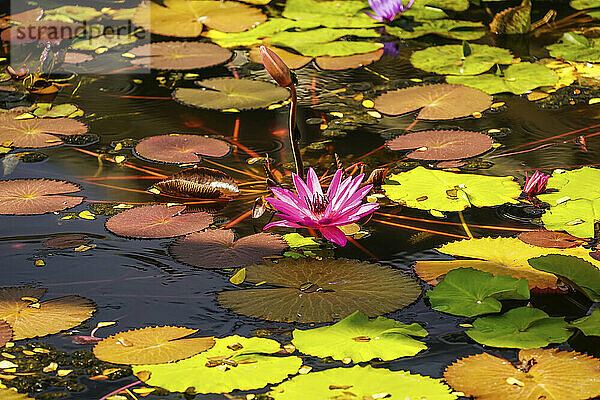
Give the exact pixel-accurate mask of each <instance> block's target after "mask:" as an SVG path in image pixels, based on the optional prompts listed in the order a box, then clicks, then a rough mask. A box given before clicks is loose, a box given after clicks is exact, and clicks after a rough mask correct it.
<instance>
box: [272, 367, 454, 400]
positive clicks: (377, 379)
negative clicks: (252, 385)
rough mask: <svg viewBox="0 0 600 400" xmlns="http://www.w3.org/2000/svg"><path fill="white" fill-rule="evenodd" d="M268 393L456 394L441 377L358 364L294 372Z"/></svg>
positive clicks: (433, 399)
mask: <svg viewBox="0 0 600 400" xmlns="http://www.w3.org/2000/svg"><path fill="white" fill-rule="evenodd" d="M386 395H387V396H386ZM269 396H271V397H273V398H274V399H276V400H278V399H282V400H306V399H376V398H377V399H379V398H384V397H391V398H393V399H395V398H398V399H403V400H409V399H415V400H416V399H427V400H454V399H456V398H457V397H456V395H454V394H453V393H452V390H451V389H450V388H449V387H448V386H446V385H445V384H444V383H442V381H441V380H439V379H434V378H430V377H428V376H421V375H417V374H411V373H410V372H407V371H389V370H387V369H380V368H377V369H376V368H373V367H371V366H366V367H361V366H359V365H356V366H354V367H352V368H331V369H326V370H324V371H319V372H313V373H310V374H307V375H298V376H295V377H294V378H292V379H291V380H289V381H286V382H284V383H282V384H281V385H279V386H277V387H275V388H274V389H273V391H271V392H269ZM376 396H380V397H376Z"/></svg>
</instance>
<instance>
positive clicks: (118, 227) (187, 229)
mask: <svg viewBox="0 0 600 400" xmlns="http://www.w3.org/2000/svg"><path fill="white" fill-rule="evenodd" d="M184 210H185V206H173V207H169V206H167V205H164V204H159V205H152V206H141V207H136V208H132V209H129V210H125V211H123V212H120V213H119V214H116V215H113V216H112V217H110V218H109V219H108V221H106V229H108V230H109V231H111V232H112V233H114V234H115V235H119V236H126V237H135V238H143V239H158V238H168V237H175V236H181V235H186V234H188V233H191V232H197V231H201V230H202V229H206V228H208V226H209V225H210V224H212V222H213V217H212V216H211V215H210V214H208V213H205V212H197V213H186V214H182V213H183V211H184Z"/></svg>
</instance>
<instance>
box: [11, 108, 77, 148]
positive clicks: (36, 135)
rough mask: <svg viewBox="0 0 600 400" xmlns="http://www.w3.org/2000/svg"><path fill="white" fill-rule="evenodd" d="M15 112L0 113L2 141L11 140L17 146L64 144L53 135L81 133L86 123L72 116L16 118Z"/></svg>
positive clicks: (37, 146)
mask: <svg viewBox="0 0 600 400" xmlns="http://www.w3.org/2000/svg"><path fill="white" fill-rule="evenodd" d="M13 117H14V115H13V113H6V114H2V115H0V143H2V142H6V141H11V142H12V146H15V147H32V148H40V147H50V146H58V145H60V144H62V143H63V142H62V140H60V138H58V137H56V136H53V135H81V134H84V133H86V132H87V131H88V128H87V126H86V125H85V124H83V123H81V122H79V121H76V120H74V119H72V118H32V119H21V120H18V119H14V118H13Z"/></svg>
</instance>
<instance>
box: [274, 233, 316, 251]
mask: <svg viewBox="0 0 600 400" xmlns="http://www.w3.org/2000/svg"><path fill="white" fill-rule="evenodd" d="M282 238H283V240H285V241H286V242H287V244H288V245H289V246H290V247H291V248H292V249H296V248H299V247H315V246H318V245H319V242H317V241H316V240H315V238H313V237H306V236H302V235H301V234H299V233H296V232H294V233H288V234H285V235H283V236H282Z"/></svg>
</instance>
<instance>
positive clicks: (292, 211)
mask: <svg viewBox="0 0 600 400" xmlns="http://www.w3.org/2000/svg"><path fill="white" fill-rule="evenodd" d="M266 200H267V202H269V204H270V205H272V206H273V207H274V208H275V209H276V210H277V211H280V212H282V213H284V214H288V215H298V214H301V215H305V213H304V210H302V209H300V208H298V207H297V206H296V205H294V204H290V203H288V202H285V201H283V200H279V199H275V198H273V197H268V198H267V199H266Z"/></svg>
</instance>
